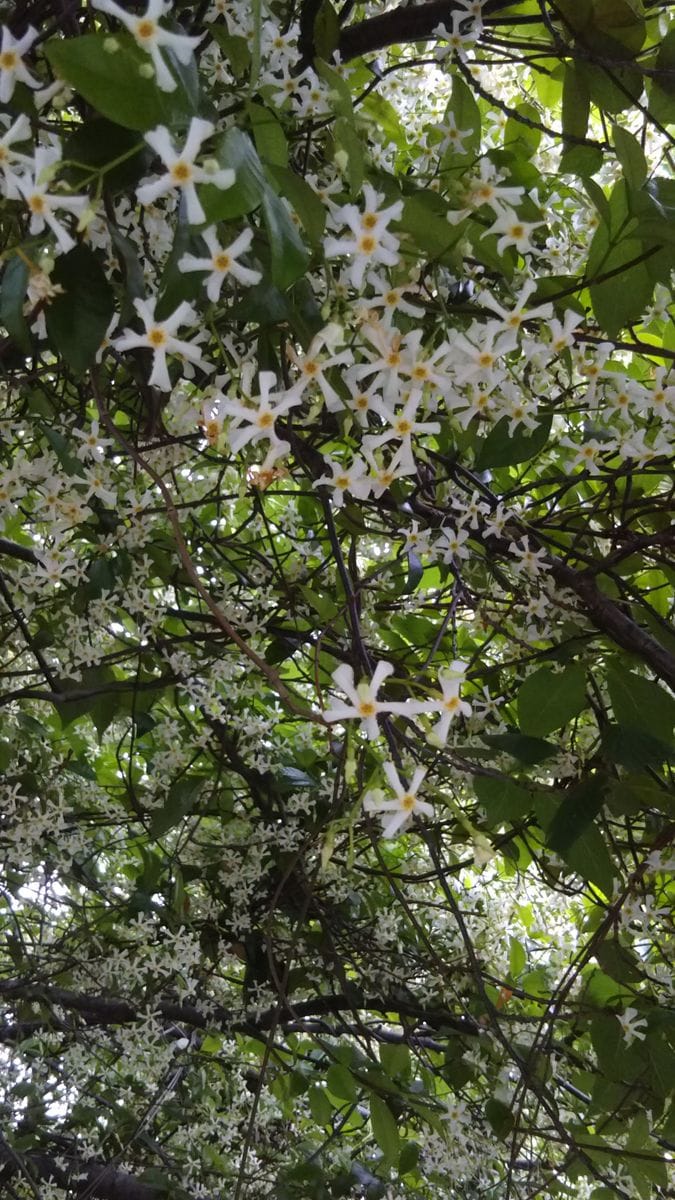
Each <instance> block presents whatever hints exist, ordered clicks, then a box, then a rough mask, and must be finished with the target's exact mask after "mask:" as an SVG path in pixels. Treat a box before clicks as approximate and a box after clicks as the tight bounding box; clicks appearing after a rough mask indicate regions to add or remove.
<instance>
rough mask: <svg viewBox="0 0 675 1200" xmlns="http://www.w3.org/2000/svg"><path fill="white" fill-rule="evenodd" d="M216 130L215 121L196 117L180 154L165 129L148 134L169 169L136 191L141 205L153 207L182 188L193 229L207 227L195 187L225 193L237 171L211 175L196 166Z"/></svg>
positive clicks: (146, 136)
mask: <svg viewBox="0 0 675 1200" xmlns="http://www.w3.org/2000/svg"><path fill="white" fill-rule="evenodd" d="M214 129H215V125H214V124H213V122H212V121H204V120H203V119H202V118H201V117H193V118H192V120H191V121H190V128H189V129H188V133H187V137H186V139H185V144H184V145H183V148H182V149H181V150H176V148H175V146H174V144H173V141H172V140H171V136H170V134H169V131H168V129H167V128H166V126H165V125H158V126H157V128H156V129H152V130H151V131H150V133H146V135H145V140H146V142H147V143H148V145H149V146H152V149H153V150H154V151H155V153H156V154H158V155H159V157H160V158H161V160H162V162H163V163H164V166H165V167H166V174H165V175H161V176H160V178H159V179H153V180H150V181H149V182H147V183H143V184H141V186H140V187H139V188H138V189H137V191H136V195H137V196H138V199H139V201H140V203H141V204H154V202H155V200H157V199H158V198H159V196H165V195H166V193H167V192H170V191H172V190H173V189H174V188H179V189H180V191H181V192H182V193H183V195H184V197H185V208H186V212H187V219H188V221H189V223H190V225H203V224H204V221H205V220H206V214H205V213H204V209H203V208H202V205H201V201H200V199H199V196H198V195H197V189H196V187H195V184H197V183H212V184H214V185H215V186H216V187H218V188H221V190H223V191H224V190H225V189H226V188H229V187H232V184H233V183H234V171H232V170H230V169H229V168H226V167H221V168H216V169H215V170H213V171H211V170H208V169H207V168H206V167H198V166H197V165H196V163H195V159H196V157H197V155H198V154H199V151H200V150H201V146H202V142H205V141H206V139H207V138H208V137H210V136H211V134H212V133H213V131H214Z"/></svg>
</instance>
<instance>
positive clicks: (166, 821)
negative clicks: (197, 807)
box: [150, 775, 204, 838]
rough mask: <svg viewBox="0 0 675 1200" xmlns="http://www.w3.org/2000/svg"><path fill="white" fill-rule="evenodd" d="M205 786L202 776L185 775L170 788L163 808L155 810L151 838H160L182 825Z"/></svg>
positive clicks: (151, 823) (151, 824) (151, 821)
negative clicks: (176, 826)
mask: <svg viewBox="0 0 675 1200" xmlns="http://www.w3.org/2000/svg"><path fill="white" fill-rule="evenodd" d="M203 784H204V780H203V778H202V777H201V776H197V775H185V776H183V778H182V779H177V780H176V781H175V783H172V784H171V787H170V788H169V791H168V794H167V798H166V802H165V804H164V807H163V808H158V809H155V810H154V811H153V813H152V817H151V820H150V837H151V838H160V837H163V836H164V834H165V833H168V831H169V830H170V829H173V827H174V826H175V825H178V824H180V822H181V821H182V820H183V817H185V816H187V814H188V813H189V812H191V811H192V809H193V807H194V802H195V800H196V798H197V796H198V795H199V792H200V791H201V789H202V787H203Z"/></svg>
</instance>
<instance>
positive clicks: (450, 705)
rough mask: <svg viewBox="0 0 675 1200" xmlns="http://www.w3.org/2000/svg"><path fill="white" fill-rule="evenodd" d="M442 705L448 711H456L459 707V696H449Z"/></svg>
mask: <svg viewBox="0 0 675 1200" xmlns="http://www.w3.org/2000/svg"><path fill="white" fill-rule="evenodd" d="M443 707H444V708H446V709H447V711H448V712H457V709H458V708H459V696H450V697H449V699H448V700H444V701H443Z"/></svg>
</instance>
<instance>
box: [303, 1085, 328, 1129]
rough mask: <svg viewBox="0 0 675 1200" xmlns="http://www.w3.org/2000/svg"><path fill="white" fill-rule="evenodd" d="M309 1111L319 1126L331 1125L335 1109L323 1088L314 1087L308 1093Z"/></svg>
mask: <svg viewBox="0 0 675 1200" xmlns="http://www.w3.org/2000/svg"><path fill="white" fill-rule="evenodd" d="M307 1099H308V1101H309V1110H310V1112H311V1114H312V1117H313V1119H314V1120H315V1121H316V1123H317V1125H330V1124H331V1122H332V1120H333V1113H334V1111H335V1110H334V1108H333V1105H332V1104H331V1102H330V1100H329V1099H328V1096H327V1095H326V1092H325V1090H324V1089H323V1088H321V1087H317V1086H316V1085H313V1086H312V1087H310V1089H309V1091H308V1093H307Z"/></svg>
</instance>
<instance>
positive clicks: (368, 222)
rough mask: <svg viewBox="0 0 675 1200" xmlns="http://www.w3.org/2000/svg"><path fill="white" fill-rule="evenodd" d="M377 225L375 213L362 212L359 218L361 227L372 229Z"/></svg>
mask: <svg viewBox="0 0 675 1200" xmlns="http://www.w3.org/2000/svg"><path fill="white" fill-rule="evenodd" d="M376 225H377V217H376V215H375V213H371V212H367V213H364V214H363V216H362V218H361V226H362V228H363V229H374V228H375V226H376Z"/></svg>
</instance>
